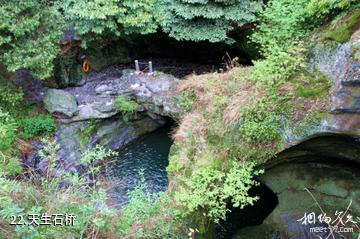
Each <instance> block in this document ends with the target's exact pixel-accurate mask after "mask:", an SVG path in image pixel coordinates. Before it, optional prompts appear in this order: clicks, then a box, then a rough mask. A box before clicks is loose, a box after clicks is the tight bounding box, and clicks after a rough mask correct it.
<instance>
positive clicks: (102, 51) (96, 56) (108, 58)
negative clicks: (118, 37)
mask: <svg viewBox="0 0 360 239" xmlns="http://www.w3.org/2000/svg"><path fill="white" fill-rule="evenodd" d="M85 54H86V57H87V59H88V60H89V62H90V67H91V69H92V70H94V71H99V70H101V69H103V68H104V67H106V66H110V65H114V64H124V63H129V62H131V55H132V54H131V50H129V47H128V46H127V45H125V44H124V43H121V42H120V43H118V44H115V45H114V44H112V45H109V46H106V47H99V46H92V47H90V48H89V49H87V50H86V52H85Z"/></svg>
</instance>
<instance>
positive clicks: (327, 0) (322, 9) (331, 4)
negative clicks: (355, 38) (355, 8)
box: [307, 0, 357, 18]
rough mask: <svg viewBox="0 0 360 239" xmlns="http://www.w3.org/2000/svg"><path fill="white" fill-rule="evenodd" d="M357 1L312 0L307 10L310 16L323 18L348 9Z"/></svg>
mask: <svg viewBox="0 0 360 239" xmlns="http://www.w3.org/2000/svg"><path fill="white" fill-rule="evenodd" d="M356 2H357V0H310V2H309V4H308V6H307V10H308V12H309V14H310V15H312V16H317V17H320V18H323V17H324V16H328V15H330V14H333V13H334V12H336V11H341V10H345V9H348V8H349V7H350V6H351V5H352V4H353V3H356Z"/></svg>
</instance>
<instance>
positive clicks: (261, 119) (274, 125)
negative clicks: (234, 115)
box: [240, 101, 281, 144]
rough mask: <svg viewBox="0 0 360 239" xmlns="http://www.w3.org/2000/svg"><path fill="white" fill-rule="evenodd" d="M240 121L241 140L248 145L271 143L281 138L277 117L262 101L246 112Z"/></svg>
mask: <svg viewBox="0 0 360 239" xmlns="http://www.w3.org/2000/svg"><path fill="white" fill-rule="evenodd" d="M241 120H242V121H241V126H240V134H241V138H242V139H243V140H244V141H246V142H248V143H255V144H257V143H269V142H270V143H271V142H273V141H275V140H278V139H280V137H281V136H280V129H281V125H280V122H279V121H280V118H279V115H278V114H277V113H275V112H273V111H272V110H271V108H270V107H269V105H268V104H266V103H265V102H264V101H260V102H258V104H257V105H256V106H255V107H253V108H250V109H248V110H246V111H245V112H244V114H243V116H242V119H241Z"/></svg>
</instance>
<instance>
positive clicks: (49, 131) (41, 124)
mask: <svg viewBox="0 0 360 239" xmlns="http://www.w3.org/2000/svg"><path fill="white" fill-rule="evenodd" d="M19 126H20V128H21V129H22V131H23V132H22V134H21V135H20V136H21V137H22V138H25V139H31V138H35V137H36V136H40V135H43V136H46V137H49V136H52V135H53V134H54V133H55V131H56V123H55V120H54V118H53V117H52V116H49V115H39V116H36V117H32V118H27V119H22V120H20V121H19Z"/></svg>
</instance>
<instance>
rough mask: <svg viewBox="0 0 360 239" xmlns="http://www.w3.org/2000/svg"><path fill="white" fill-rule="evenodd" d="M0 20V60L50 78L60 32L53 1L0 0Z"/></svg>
mask: <svg viewBox="0 0 360 239" xmlns="http://www.w3.org/2000/svg"><path fill="white" fill-rule="evenodd" d="M50 19H51V20H50ZM0 22H1V24H0V61H1V62H3V63H5V64H6V66H7V69H8V70H9V71H11V72H13V71H16V70H18V69H22V68H25V69H28V70H30V71H31V72H32V73H33V74H34V75H36V76H37V77H38V78H40V79H45V78H49V77H50V76H51V75H52V71H53V60H54V59H55V58H56V56H57V54H58V52H59V45H58V41H59V39H60V37H61V34H62V32H61V17H60V16H59V12H58V11H57V10H56V9H55V7H54V3H53V2H51V1H49V2H48V1H42V0H30V1H21V0H15V1H5V0H2V1H1V6H0Z"/></svg>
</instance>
